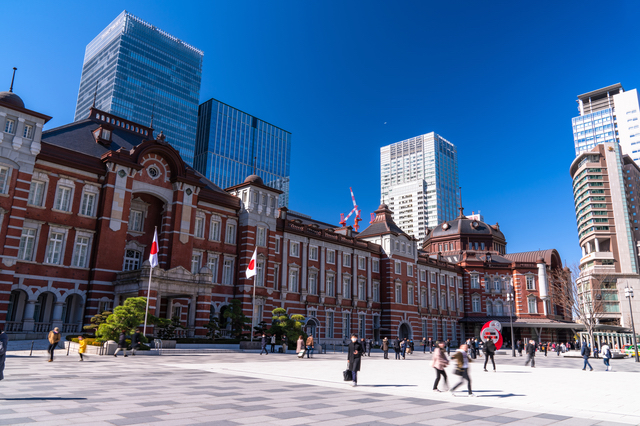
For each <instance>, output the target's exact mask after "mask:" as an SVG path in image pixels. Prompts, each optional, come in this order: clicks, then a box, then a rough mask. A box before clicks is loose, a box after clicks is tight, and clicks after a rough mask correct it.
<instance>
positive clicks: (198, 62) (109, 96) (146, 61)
mask: <svg viewBox="0 0 640 426" xmlns="http://www.w3.org/2000/svg"><path fill="white" fill-rule="evenodd" d="M202 57H203V53H202V51H200V50H198V49H196V48H195V47H192V46H190V45H188V44H186V43H185V42H183V41H181V40H179V39H177V38H176V37H174V36H172V35H170V34H167V33H166V32H164V31H162V30H161V29H159V28H156V27H154V26H153V25H151V24H149V23H147V22H144V21H143V20H141V19H140V18H138V17H136V16H133V15H132V14H130V13H128V12H127V11H124V12H122V13H121V14H120V15H118V17H117V18H116V19H115V20H114V21H113V22H111V24H109V25H108V26H107V27H106V28H105V29H104V30H103V31H102V32H101V33H100V34H98V36H97V37H96V38H95V39H93V40H92V41H91V43H89V44H88V45H87V48H86V50H85V55H84V62H83V65H82V77H81V80H80V89H79V91H78V101H77V104H76V113H75V121H80V120H82V119H85V118H87V114H88V111H89V108H90V107H91V106H92V105H93V106H94V107H96V108H98V109H100V110H101V111H105V112H108V113H110V114H115V115H117V116H119V117H122V118H124V119H126V120H129V121H132V122H135V123H144V124H145V125H147V126H153V127H154V128H155V129H157V130H158V131H162V132H163V133H164V135H165V136H166V138H167V141H168V142H169V143H170V144H171V145H172V146H173V147H174V148H176V149H177V150H178V152H180V155H181V156H182V157H183V158H184V160H185V161H186V162H187V164H189V165H192V164H193V158H194V152H195V139H196V125H197V117H198V104H199V102H200V81H201V79H202ZM151 123H152V124H151Z"/></svg>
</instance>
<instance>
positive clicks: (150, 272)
mask: <svg viewBox="0 0 640 426" xmlns="http://www.w3.org/2000/svg"><path fill="white" fill-rule="evenodd" d="M157 232H158V227H157V226H156V227H154V229H153V238H154V239H155V238H156V235H157ZM151 248H152V249H153V243H151ZM149 257H151V256H149ZM149 268H150V269H149V286H148V287H147V308H146V309H145V311H144V328H143V329H142V335H143V336H146V335H147V315H148V314H149V298H150V297H151V277H152V276H153V265H152V264H151V261H149Z"/></svg>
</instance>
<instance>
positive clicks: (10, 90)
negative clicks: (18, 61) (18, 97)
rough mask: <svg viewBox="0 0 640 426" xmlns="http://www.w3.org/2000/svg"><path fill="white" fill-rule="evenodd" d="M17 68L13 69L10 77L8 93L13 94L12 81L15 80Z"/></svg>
mask: <svg viewBox="0 0 640 426" xmlns="http://www.w3.org/2000/svg"><path fill="white" fill-rule="evenodd" d="M17 70H18V68H16V67H13V76H12V77H11V87H9V92H13V80H14V79H15V78H16V71H17Z"/></svg>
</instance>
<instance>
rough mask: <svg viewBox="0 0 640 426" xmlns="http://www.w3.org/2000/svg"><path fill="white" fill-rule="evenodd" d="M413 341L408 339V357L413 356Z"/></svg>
mask: <svg viewBox="0 0 640 426" xmlns="http://www.w3.org/2000/svg"><path fill="white" fill-rule="evenodd" d="M413 349H414V346H413V339H409V355H413Z"/></svg>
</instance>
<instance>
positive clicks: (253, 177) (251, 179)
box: [244, 175, 264, 185]
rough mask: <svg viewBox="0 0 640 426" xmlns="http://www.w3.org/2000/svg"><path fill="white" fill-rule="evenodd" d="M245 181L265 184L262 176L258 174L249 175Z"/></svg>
mask: <svg viewBox="0 0 640 426" xmlns="http://www.w3.org/2000/svg"><path fill="white" fill-rule="evenodd" d="M244 183H257V184H259V185H264V182H263V181H262V178H261V177H260V176H258V175H249V176H247V178H246V179H245V180H244Z"/></svg>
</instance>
